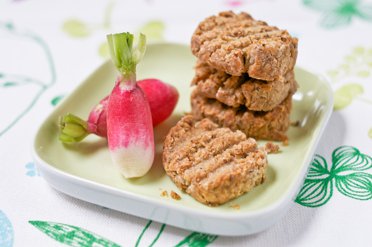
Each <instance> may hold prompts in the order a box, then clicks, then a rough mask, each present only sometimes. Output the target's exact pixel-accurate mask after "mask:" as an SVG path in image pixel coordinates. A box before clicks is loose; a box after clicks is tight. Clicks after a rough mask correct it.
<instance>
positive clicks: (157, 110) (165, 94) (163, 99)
mask: <svg viewBox="0 0 372 247" xmlns="http://www.w3.org/2000/svg"><path fill="white" fill-rule="evenodd" d="M138 86H139V87H140V88H141V89H142V91H143V92H144V93H145V95H146V97H147V99H148V101H149V104H150V109H151V113H152V124H153V125H154V126H156V125H158V124H159V123H162V122H163V121H164V120H165V119H167V118H168V117H169V116H170V115H171V114H172V112H173V110H174V108H175V107H176V105H177V102H178V98H179V94H178V91H177V89H176V88H175V87H173V86H172V85H169V84H167V83H164V82H162V81H160V80H158V79H146V80H141V81H138Z"/></svg>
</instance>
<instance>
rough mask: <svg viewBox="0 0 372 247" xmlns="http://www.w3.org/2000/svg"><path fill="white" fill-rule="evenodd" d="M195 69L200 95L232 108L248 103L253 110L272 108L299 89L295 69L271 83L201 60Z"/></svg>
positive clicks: (195, 78)
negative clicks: (232, 72)
mask: <svg viewBox="0 0 372 247" xmlns="http://www.w3.org/2000/svg"><path fill="white" fill-rule="evenodd" d="M195 72H196V73H195V77H194V78H193V80H192V85H196V87H197V90H198V91H199V93H200V95H202V96H204V97H207V98H211V99H217V100H218V101H220V102H222V103H224V104H226V105H228V106H231V107H240V106H242V105H245V106H246V107H247V109H248V110H251V111H270V110H272V109H274V108H275V107H276V106H278V105H279V104H280V103H281V102H282V101H283V100H284V99H285V98H286V97H287V96H288V94H289V93H290V92H291V93H294V92H295V91H296V90H297V83H296V81H295V78H294V71H293V70H292V71H289V72H288V73H287V74H286V75H285V76H284V77H283V79H282V80H275V81H270V82H267V81H262V80H257V79H254V78H250V77H248V74H246V73H245V74H242V75H241V76H232V75H229V74H227V73H225V72H223V71H219V70H217V69H215V68H213V67H211V66H209V65H208V64H206V63H203V62H201V61H198V62H197V64H196V67H195Z"/></svg>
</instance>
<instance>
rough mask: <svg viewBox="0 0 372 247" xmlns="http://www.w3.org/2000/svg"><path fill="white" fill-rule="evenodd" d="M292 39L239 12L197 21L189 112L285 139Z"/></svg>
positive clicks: (291, 77)
mask: <svg viewBox="0 0 372 247" xmlns="http://www.w3.org/2000/svg"><path fill="white" fill-rule="evenodd" d="M297 42H298V41H297V39H296V38H293V37H291V36H290V35H289V33H288V32H287V31H286V30H280V29H278V28H277V27H273V26H269V25H268V24H267V23H266V22H263V21H257V20H254V19H253V18H252V17H251V16H250V15H249V14H247V13H244V12H242V13H240V14H235V13H233V12H231V11H228V12H221V13H220V14H219V15H217V16H211V17H209V18H207V19H205V20H204V21H202V22H201V23H200V24H199V26H198V27H197V29H196V31H195V32H194V34H193V36H192V40H191V49H192V53H193V54H194V55H195V56H196V57H197V58H198V61H197V64H196V67H195V70H196V75H195V77H194V79H193V81H192V84H193V85H195V86H196V88H195V90H194V91H193V93H192V95H191V106H192V113H193V114H194V115H195V116H196V117H198V118H200V119H201V118H209V119H211V120H212V121H214V122H216V123H217V124H219V125H220V126H223V127H228V128H230V129H232V130H240V131H242V132H243V133H245V134H246V135H247V136H248V137H253V138H256V139H266V140H275V141H286V140H287V135H286V132H287V130H288V127H289V125H290V120H289V115H290V111H291V102H292V95H293V94H294V92H295V91H296V88H297V83H296V81H295V78H294V71H293V70H294V65H295V63H296V58H297Z"/></svg>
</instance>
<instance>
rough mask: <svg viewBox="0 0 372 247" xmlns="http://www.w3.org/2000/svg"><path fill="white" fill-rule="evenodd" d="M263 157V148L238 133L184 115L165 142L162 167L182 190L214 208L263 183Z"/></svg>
mask: <svg viewBox="0 0 372 247" xmlns="http://www.w3.org/2000/svg"><path fill="white" fill-rule="evenodd" d="M266 156H267V154H266V151H265V149H263V148H258V147H257V143H256V141H255V140H254V139H252V138H247V137H246V135H245V134H244V133H242V132H241V131H232V130H230V129H228V128H220V127H218V125H217V124H215V123H213V122H212V121H211V120H209V119H202V120H197V119H196V118H195V117H194V116H193V115H186V116H184V117H183V118H182V119H181V120H180V121H179V122H178V123H177V124H176V125H175V126H174V127H173V128H172V129H171V130H170V131H169V133H168V135H167V137H166V139H165V141H164V150H163V164H164V169H165V171H166V173H167V174H168V175H169V177H170V178H171V179H172V180H173V182H174V183H175V184H176V185H177V186H178V187H179V188H180V189H181V190H183V191H185V192H186V193H188V194H190V195H191V196H192V197H194V198H195V199H196V200H198V201H199V202H202V203H204V204H207V205H210V206H216V205H220V204H223V203H225V202H227V201H229V200H231V199H233V198H236V197H238V196H240V195H242V194H244V193H246V192H248V191H250V190H252V189H253V188H254V187H255V186H257V185H259V184H261V183H263V181H264V179H265V171H266V167H267V157H266Z"/></svg>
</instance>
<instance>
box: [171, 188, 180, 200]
mask: <svg viewBox="0 0 372 247" xmlns="http://www.w3.org/2000/svg"><path fill="white" fill-rule="evenodd" d="M170 195H171V197H172V198H173V199H174V200H177V201H179V200H181V196H180V195H179V194H177V193H176V192H174V191H173V190H172V191H171V193H170Z"/></svg>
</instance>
